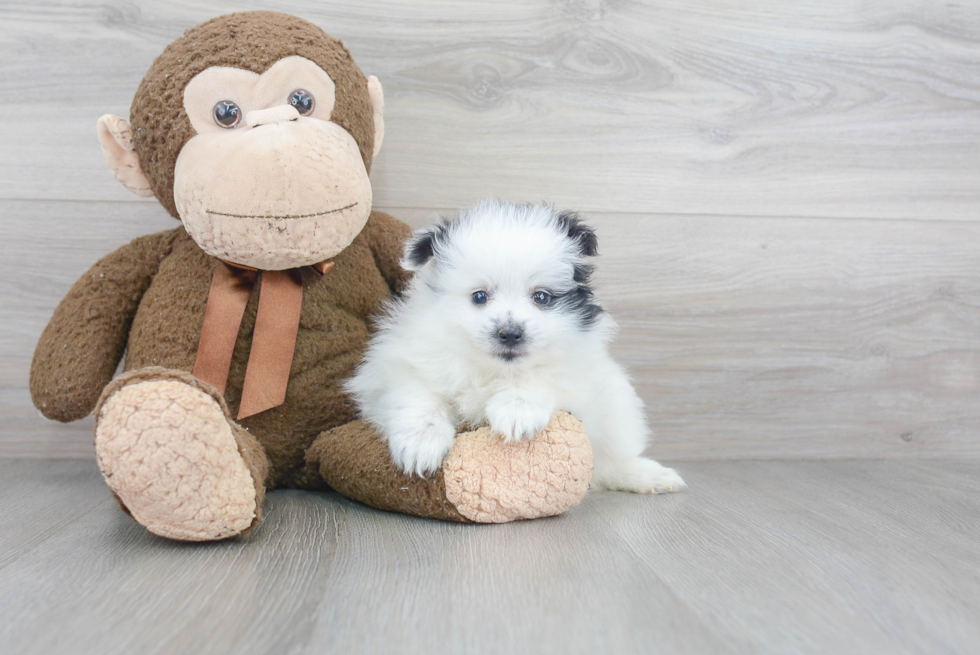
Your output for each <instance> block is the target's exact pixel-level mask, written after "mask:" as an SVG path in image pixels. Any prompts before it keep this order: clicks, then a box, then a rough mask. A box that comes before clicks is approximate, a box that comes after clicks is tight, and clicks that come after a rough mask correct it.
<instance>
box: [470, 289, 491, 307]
mask: <svg viewBox="0 0 980 655" xmlns="http://www.w3.org/2000/svg"><path fill="white" fill-rule="evenodd" d="M471 298H472V299H473V304H474V305H486V304H487V301H488V300H490V294H489V293H487V292H486V291H474V292H473V295H472V296H471Z"/></svg>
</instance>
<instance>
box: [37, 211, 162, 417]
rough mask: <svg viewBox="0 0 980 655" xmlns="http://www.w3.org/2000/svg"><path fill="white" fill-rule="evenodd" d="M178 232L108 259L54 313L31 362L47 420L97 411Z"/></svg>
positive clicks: (155, 237) (130, 246)
mask: <svg viewBox="0 0 980 655" xmlns="http://www.w3.org/2000/svg"><path fill="white" fill-rule="evenodd" d="M177 232H178V230H169V231H167V232H160V233H158V234H153V235H150V236H145V237H140V238H138V239H136V240H134V241H132V242H131V243H129V244H127V245H125V246H123V247H122V248H120V249H119V250H116V251H115V252H113V253H112V254H110V255H107V256H105V257H103V258H102V259H101V260H99V261H98V262H97V263H96V264H95V266H93V267H92V268H90V269H89V270H88V272H87V273H85V275H83V276H82V277H81V278H80V279H79V280H78V281H77V282H76V283H75V284H74V286H72V288H71V291H69V292H68V295H66V296H65V297H64V299H63V300H62V301H61V303H60V304H59V305H58V308H57V309H55V310H54V316H52V317H51V321H50V322H49V323H48V326H47V327H46V328H45V329H44V332H43V333H42V334H41V338H40V340H39V341H38V343H37V348H36V349H35V350H34V361H33V362H32V363H31V398H32V399H33V401H34V405H35V406H36V407H37V408H38V409H39V410H41V413H42V414H44V415H45V416H46V417H48V418H50V419H54V420H57V421H62V422H66V423H67V422H68V421H75V420H77V419H80V418H83V417H85V416H87V415H88V414H89V413H91V411H92V410H93V409H94V408H95V403H96V402H98V400H99V395H100V394H101V393H102V389H103V387H105V385H107V384H108V383H109V381H110V380H112V376H113V374H114V373H115V371H116V367H117V366H118V365H119V361H120V360H121V359H122V356H123V352H124V351H125V349H126V340H127V339H128V337H129V328H130V326H131V325H132V322H133V318H134V317H135V316H136V310H137V309H138V308H139V304H140V300H142V298H143V294H144V293H145V292H146V290H147V288H148V287H149V286H150V281H151V280H152V279H153V276H154V275H155V274H156V271H157V269H158V268H159V266H160V262H161V261H162V260H163V259H164V258H165V257H166V256H167V255H168V254H169V253H170V249H171V247H172V243H173V240H174V237H175V236H176V234H177Z"/></svg>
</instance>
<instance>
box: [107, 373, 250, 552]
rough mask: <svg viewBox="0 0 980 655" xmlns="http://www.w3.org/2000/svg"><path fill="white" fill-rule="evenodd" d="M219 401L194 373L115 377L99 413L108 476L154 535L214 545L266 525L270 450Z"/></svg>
mask: <svg viewBox="0 0 980 655" xmlns="http://www.w3.org/2000/svg"><path fill="white" fill-rule="evenodd" d="M215 396H217V392H216V391H215V390H214V389H213V388H211V387H210V386H208V385H204V384H203V383H200V382H199V381H197V380H195V379H194V378H193V377H191V376H190V375H189V374H187V373H184V372H181V371H170V370H167V369H159V368H157V369H142V370H139V371H133V372H130V373H126V374H124V375H122V376H120V377H119V378H117V379H116V380H114V381H113V382H112V384H110V385H109V386H108V387H107V388H106V390H105V392H104V393H103V396H102V400H101V401H100V403H99V406H98V407H97V408H96V427H95V448H96V455H97V457H98V462H99V467H100V468H101V469H102V475H103V476H104V477H105V480H106V482H107V483H108V485H109V488H110V489H112V492H113V493H114V494H115V496H116V498H117V499H118V500H119V501H120V504H121V505H122V506H123V508H124V509H126V510H127V511H128V512H129V513H130V514H131V515H132V517H133V518H134V519H136V521H138V522H139V523H140V524H142V525H143V526H145V527H146V528H147V529H148V530H150V531H151V532H153V533H154V534H158V535H160V536H163V537H169V538H171V539H182V540H187V541H211V540H217V539H225V538H227V537H233V536H236V535H239V534H241V533H243V532H245V531H246V530H248V529H249V528H251V527H252V526H253V525H255V524H257V523H258V522H259V521H261V501H262V497H263V495H264V487H263V482H264V480H262V479H258V480H257V479H255V478H256V477H259V476H264V470H265V469H264V467H263V466H262V464H264V462H265V456H264V453H261V452H258V453H257V452H255V451H254V448H256V447H258V448H261V447H259V446H258V444H257V443H254V440H251V437H250V435H247V433H246V434H244V435H237V434H236V433H237V432H242V433H244V430H243V429H242V428H241V427H239V426H238V425H237V424H234V423H232V422H231V421H230V420H229V419H228V415H227V408H226V407H225V406H224V402H223V401H222V400H221V397H220V396H217V397H215ZM236 437H237V438H236ZM247 460H248V461H250V462H251V463H252V466H251V467H250V466H249V463H248V462H247ZM256 464H258V465H256Z"/></svg>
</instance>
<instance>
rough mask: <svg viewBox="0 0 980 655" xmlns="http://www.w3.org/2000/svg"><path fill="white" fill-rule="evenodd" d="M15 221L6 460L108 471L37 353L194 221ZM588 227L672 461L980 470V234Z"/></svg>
mask: <svg viewBox="0 0 980 655" xmlns="http://www.w3.org/2000/svg"><path fill="white" fill-rule="evenodd" d="M386 209H387V210H388V211H390V212H392V213H393V214H394V215H396V216H400V217H403V218H405V219H406V220H408V221H409V222H411V223H412V224H415V225H420V224H424V223H427V222H430V221H431V220H433V217H434V216H435V215H437V213H438V212H437V211H435V210H415V211H411V210H405V209H403V208H398V207H389V208H386ZM0 216H3V217H4V219H5V220H7V221H8V225H9V227H8V228H7V230H6V231H5V234H6V240H5V241H4V242H2V243H0V255H2V256H0V306H3V307H5V308H8V309H7V313H6V315H5V316H4V320H3V321H2V322H0V358H2V359H0V363H2V364H3V366H0V402H2V411H3V417H4V421H2V422H0V456H8V457H9V456H31V457H39V456H55V457H58V456H60V457H72V456H80V457H90V456H91V453H92V445H91V444H92V437H91V422H90V420H86V421H83V422H80V423H79V424H77V425H69V426H62V425H59V424H56V423H52V422H50V421H46V420H44V419H43V418H41V417H40V415H39V414H38V413H37V411H36V410H35V409H34V408H33V406H32V405H31V403H30V398H29V395H28V391H27V378H28V372H29V367H30V358H31V354H32V351H33V348H34V344H35V343H36V341H37V338H38V335H39V334H40V332H41V330H42V329H43V328H44V325H45V324H46V322H47V321H48V319H49V318H50V316H51V312H52V311H53V310H54V307H55V305H56V304H57V303H58V302H59V301H60V299H61V297H62V296H63V295H64V293H65V292H66V291H67V290H68V288H69V287H70V286H71V284H72V283H73V282H74V281H75V280H76V279H77V278H78V277H79V276H80V275H81V274H82V273H83V272H84V271H85V270H86V269H87V268H88V267H89V266H90V265H91V264H92V263H93V262H94V261H95V260H96V259H97V258H98V257H99V256H101V255H102V254H105V253H108V252H109V251H111V250H112V249H113V248H115V247H117V246H119V245H121V244H122V243H124V242H125V241H126V240H128V239H129V238H131V237H134V236H136V235H138V234H142V233H147V232H151V231H154V230H158V229H166V228H170V227H175V226H176V225H177V222H176V221H174V220H173V219H171V218H169V217H168V216H167V215H166V214H165V213H164V212H163V211H162V209H160V208H159V207H157V206H154V205H149V204H147V203H137V202H127V203H101V202H98V203H97V202H89V203H78V202H76V203H69V202H39V201H2V200H0ZM587 218H588V219H589V221H590V222H591V223H592V224H594V225H595V226H596V228H597V230H598V234H599V239H600V240H599V245H600V251H601V253H602V254H601V256H600V258H599V260H598V272H597V278H598V282H599V293H600V298H602V299H603V300H604V301H605V302H606V305H607V306H608V308H609V310H610V311H611V312H612V314H613V315H614V316H615V317H616V318H617V320H618V321H619V323H620V325H621V328H622V330H621V334H620V336H619V338H618V341H617V342H616V344H615V346H614V351H615V353H616V355H617V357H618V358H619V360H620V361H621V362H622V363H623V364H625V365H626V366H627V367H628V368H629V369H630V371H631V372H632V374H633V376H634V380H635V383H636V385H637V388H638V390H639V392H640V394H641V395H642V397H643V398H644V399H645V401H646V403H647V411H648V416H649V419H650V422H651V424H652V426H653V427H654V429H655V431H656V433H657V441H656V442H655V444H654V447H653V448H652V450H651V452H652V453H653V454H654V455H655V456H658V457H663V458H668V459H670V458H681V459H713V458H736V459H737V458H741V459H745V458H793V457H821V458H848V457H944V456H945V457H948V456H972V457H976V456H980V403H978V402H977V398H978V397H980V275H978V273H980V248H978V244H980V223H973V222H939V221H934V222H928V223H924V222H917V221H882V220H873V221H867V220H835V219H796V220H780V219H772V218H736V217H704V216H643V215H636V214H590V215H587ZM79 225H83V226H88V227H87V228H86V229H85V230H84V231H81V230H78V229H77V228H76V227H75V226H79ZM39 241H40V242H44V243H46V244H48V246H47V247H46V250H48V252H49V253H50V254H43V255H42V254H39V251H38V249H37V247H36V244H37V243H38V242H39Z"/></svg>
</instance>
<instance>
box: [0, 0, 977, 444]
mask: <svg viewBox="0 0 980 655" xmlns="http://www.w3.org/2000/svg"><path fill="white" fill-rule="evenodd" d="M260 7H262V8H274V9H281V10H284V11H289V12H291V13H295V14H298V15H302V16H305V17H307V18H310V19H311V20H313V21H315V22H316V23H318V24H320V25H321V26H323V27H325V28H326V29H327V30H328V31H330V32H331V33H333V34H335V35H336V36H339V37H341V38H343V39H344V41H345V42H346V43H347V45H348V46H349V47H350V48H351V50H352V52H353V54H354V56H355V57H356V58H357V60H358V61H359V63H360V64H361V67H362V68H363V69H364V70H365V71H366V72H368V73H373V74H377V75H378V76H379V77H380V78H381V80H382V82H383V83H384V85H385V89H386V98H387V105H386V117H387V118H386V120H387V135H386V140H385V145H384V148H383V150H382V152H381V154H380V156H379V157H378V159H377V160H376V164H375V167H374V170H373V172H372V179H373V182H374V185H375V196H376V203H377V206H378V207H379V208H383V209H387V210H389V211H391V212H392V213H394V214H395V215H397V216H399V217H401V218H403V219H405V220H408V221H409V222H410V223H412V224H414V225H420V224H423V223H425V222H428V221H430V220H432V218H433V217H434V216H435V214H436V213H437V211H445V212H448V211H451V210H452V208H454V207H457V206H459V205H460V204H465V203H468V202H471V201H473V200H475V199H478V198H481V197H484V196H486V195H491V194H492V195H499V196H502V197H505V198H508V199H512V200H536V199H547V200H550V201H553V202H555V203H557V204H558V205H561V206H565V207H573V208H578V209H581V210H583V211H584V212H585V213H586V215H587V216H589V217H590V218H591V219H592V220H593V222H594V223H595V224H596V225H597V226H598V227H599V230H600V237H601V246H602V252H603V257H602V259H601V260H600V269H599V277H600V281H601V288H602V292H603V297H604V298H605V299H606V300H607V304H608V306H609V307H610V309H611V310H612V311H613V312H614V313H615V314H616V316H617V317H618V318H619V320H620V323H621V325H622V334H621V338H620V341H619V342H618V344H617V346H616V353H617V356H618V357H619V358H620V359H621V360H622V361H623V362H624V363H625V364H627V365H628V366H629V367H630V369H631V370H632V372H633V374H634V377H635V379H636V382H637V386H638V388H639V390H640V392H641V394H642V395H643V396H644V398H645V399H646V400H647V403H648V409H649V415H650V419H651V422H652V423H653V425H654V427H655V429H656V431H657V433H658V435H659V436H658V442H657V444H656V446H655V447H654V452H655V453H656V454H657V456H660V457H663V458H665V459H669V458H716V457H726V458H728V457H734V458H739V457H741V458H746V457H764V458H765V457H768V458H783V457H799V456H807V457H811V456H813V457H869V456H874V457H921V456H935V457H939V456H951V455H970V456H976V455H980V220H978V213H980V4H977V3H972V2H971V3H964V4H962V5H956V6H954V5H938V4H936V3H930V2H925V1H920V2H915V1H911V0H897V1H896V2H891V3H877V4H875V3H864V4H855V3H844V2H831V3H826V2H820V3H818V2H809V1H808V2H799V3H783V2H759V3H753V4H752V5H751V6H741V5H739V6H734V5H731V4H730V3H725V2H722V1H720V0H704V1H701V2H680V1H677V2H656V3H645V2H634V3H617V2H595V1H591V0H583V1H582V2H517V1H516V0H514V1H509V0H508V1H503V2H494V3H484V2H454V3H441V2H436V1H434V0H421V1H418V2H393V1H384V2H373V3H370V4H367V5H366V4H364V3H355V2H351V1H350V0H340V1H337V2H330V3H320V2H312V1H310V2H301V1H296V2H279V1H276V2H264V3H248V2H246V3H227V2H214V3H209V4H208V5H207V6H202V5H201V4H200V3H192V2H167V3H162V2H106V3H101V4H87V3H81V2H76V1H69V0H60V1H54V0H43V1H40V2H6V3H3V4H2V5H0V227H2V231H3V234H4V239H2V240H0V307H2V308H3V310H2V312H0V416H2V419H3V420H2V422H0V456H31V457H38V456H41V457H43V456H71V457H75V456H89V455H90V454H91V436H90V432H89V430H90V422H88V421H82V422H80V423H79V424H75V425H70V426H61V425H58V424H54V423H50V422H47V421H44V420H43V419H41V418H40V417H39V415H38V414H37V412H36V411H35V410H34V408H33V407H32V406H31V404H30V400H29V397H28V394H27V388H26V384H27V373H28V370H29V364H30V356H31V351H32V350H33V347H34V343H35V342H36V340H37V337H38V335H39V334H40V331H41V329H43V326H44V324H45V322H46V321H47V319H48V317H49V316H50V313H51V311H52V310H53V308H54V306H55V305H56V303H57V302H58V300H59V299H60V298H61V297H62V295H63V294H64V293H65V291H67V289H68V288H69V286H70V285H71V283H72V282H73V281H74V280H75V279H76V278H77V277H78V276H79V275H80V274H81V273H82V272H83V271H84V270H85V269H86V268H87V267H88V266H89V265H91V264H92V263H93V262H94V261H95V260H96V259H98V258H99V257H100V256H102V255H103V254H106V253H107V252H109V251H111V250H112V249H113V248H115V247H118V246H119V245H121V244H123V243H125V242H127V241H128V240H130V239H131V238H133V237H135V236H137V235H140V234H145V233H148V232H153V231H157V230H160V229H166V228H168V227H171V226H173V225H175V222H174V221H173V219H171V218H169V217H168V216H166V214H165V213H164V212H163V211H162V209H161V208H160V207H159V206H158V205H157V204H156V203H155V201H152V200H151V201H145V200H138V199H136V198H135V197H134V196H132V195H130V194H129V193H128V192H126V191H125V190H124V189H122V187H121V186H120V185H118V184H117V183H116V182H115V181H114V180H113V179H112V176H111V174H110V173H109V172H108V171H107V170H106V169H105V166H104V163H103V162H102V158H101V155H100V153H99V148H98V144H97V142H96V140H95V136H94V123H95V120H96V118H97V117H98V116H100V115H101V114H103V113H106V112H111V113H117V114H120V115H124V116H125V115H127V114H128V106H129V102H130V100H131V98H132V94H133V92H134V91H135V88H136V86H137V85H138V83H139V80H140V79H141V77H142V75H143V73H144V72H145V70H146V68H147V67H148V66H149V64H150V62H151V61H152V60H153V58H154V57H155V56H156V55H157V54H158V53H159V52H160V50H162V48H163V47H164V46H165V45H166V44H167V43H169V42H170V41H171V40H173V39H174V38H175V37H176V36H178V35H179V34H180V33H181V31H182V30H183V29H186V28H187V27H190V26H192V25H194V24H197V23H199V22H201V21H203V20H205V19H207V18H209V17H211V16H214V15H218V14H221V13H225V12H227V11H232V10H238V9H250V8H260Z"/></svg>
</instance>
